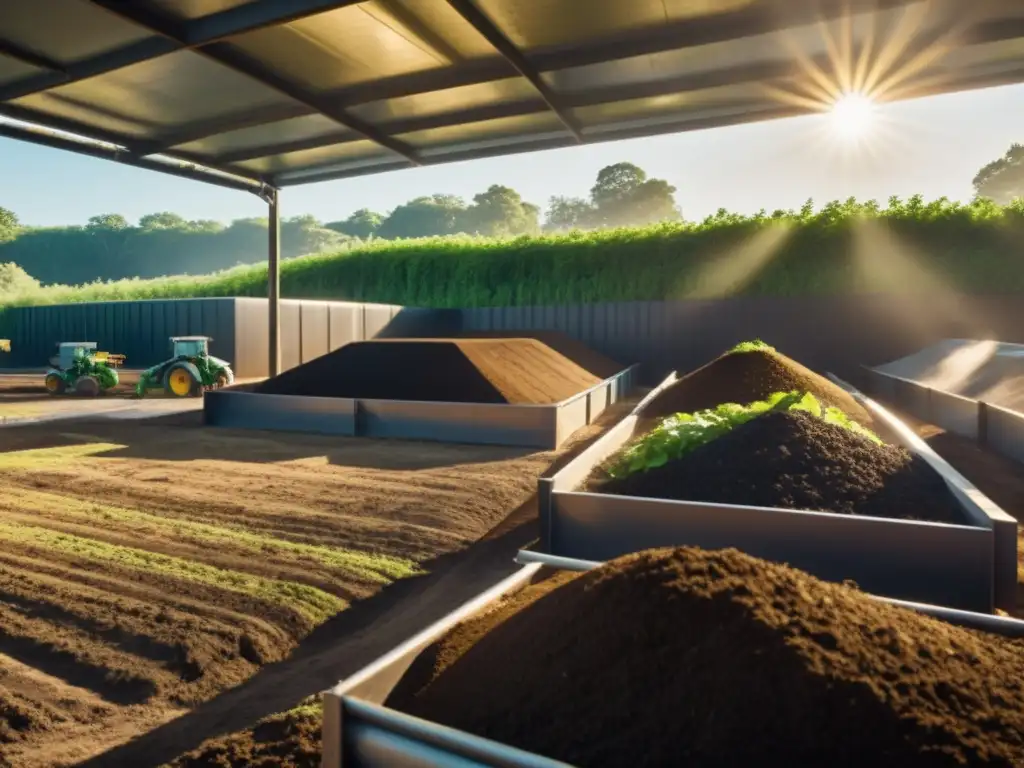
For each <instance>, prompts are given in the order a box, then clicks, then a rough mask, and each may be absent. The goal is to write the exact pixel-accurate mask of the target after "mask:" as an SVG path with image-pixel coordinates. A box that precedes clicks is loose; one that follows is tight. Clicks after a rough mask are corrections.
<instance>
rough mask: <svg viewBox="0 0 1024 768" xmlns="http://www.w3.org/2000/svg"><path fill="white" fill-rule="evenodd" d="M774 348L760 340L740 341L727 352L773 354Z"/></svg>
mask: <svg viewBox="0 0 1024 768" xmlns="http://www.w3.org/2000/svg"><path fill="white" fill-rule="evenodd" d="M774 351H775V347H773V346H770V345H768V344H765V343H764V342H763V341H761V340H760V339H754V340H753V341H741V342H740V343H739V344H737V345H736V346H735V347H733V348H732V349H730V350H729V352H739V353H743V352H774Z"/></svg>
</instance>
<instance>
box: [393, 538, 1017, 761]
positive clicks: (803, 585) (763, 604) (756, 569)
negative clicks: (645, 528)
mask: <svg viewBox="0 0 1024 768" xmlns="http://www.w3.org/2000/svg"><path fill="white" fill-rule="evenodd" d="M609 616H613V617H614V620H613V621H609V620H608V618H609ZM418 661H419V664H418V666H419V669H418V670H416V669H415V667H414V669H413V670H411V672H410V674H409V675H408V676H407V679H406V680H403V681H402V683H400V684H399V686H398V688H397V689H396V690H395V691H394V692H393V693H392V695H391V696H390V697H389V699H388V701H387V704H388V706H392V707H395V708H397V709H400V710H402V711H405V712H408V713H410V714H412V715H415V716H417V717H421V718H426V719H429V720H433V721H435V722H439V723H441V724H444V725H448V726H451V727H455V728H459V729H462V730H466V731H469V732H470V733H475V734H478V735H481V736H485V737H488V738H491V739H495V740H498V741H501V742H504V743H508V744H511V745H513V746H517V747H520V748H523V749H527V750H530V751H533V752H537V753H539V754H541V755H544V756H546V757H549V758H555V759H557V760H563V761H566V762H568V763H570V764H572V765H577V766H580V768H598V767H601V768H605V767H607V768H612V767H613V766H622V765H631V766H651V768H654V767H655V766H666V765H687V764H690V765H701V766H721V767H722V768H725V767H726V766H729V767H730V768H731V767H732V766H739V765H769V764H772V765H787V764H788V765H804V764H808V761H809V762H810V763H812V764H828V765H843V766H856V765H885V766H897V765H899V766H904V767H907V768H910V767H912V766H954V765H980V764H982V763H984V764H985V765H992V766H996V765H998V766H1007V767H1009V766H1013V765H1020V757H1021V755H1022V754H1024V688H1022V686H1021V685H1020V678H1021V676H1022V675H1024V646H1022V645H1021V643H1020V642H1019V641H1016V640H1008V639H1006V638H1002V637H999V636H995V635H990V634H986V633H981V632H975V631H971V630H966V629H961V628H958V627H954V626H952V625H949V624H945V623H943V622H941V621H938V620H935V619H932V618H930V617H927V616H924V615H921V614H918V613H915V612H913V611H909V610H905V609H902V608H896V607H894V606H892V605H889V604H886V603H882V602H879V601H877V600H873V599H871V598H870V597H868V596H866V595H864V594H863V593H861V592H859V591H857V590H856V589H854V588H851V587H848V586H843V585H838V584H831V583H827V582H823V581H821V580H819V579H816V578H814V577H812V576H809V575H808V574H806V573H803V572H801V571H797V570H795V569H792V568H789V567H787V566H785V565H781V564H778V563H770V562H766V561H764V560H759V559H756V558H753V557H750V556H748V555H745V554H742V553H740V552H738V551H736V550H723V551H716V552H707V551H702V550H699V549H695V548H680V549H674V550H672V549H666V550H652V551H649V552H645V553H638V554H635V555H629V556H626V557H623V558H620V559H618V560H614V561H611V562H609V563H607V564H606V565H605V566H603V567H601V568H599V569H596V570H594V571H591V572H589V573H584V574H569V575H561V576H559V577H557V578H555V579H551V580H549V581H547V582H542V583H540V584H538V585H535V586H533V587H530V588H528V589H527V590H525V591H524V592H523V593H521V594H519V595H517V596H515V597H513V598H511V599H510V600H509V601H508V602H506V604H505V605H504V606H503V607H502V608H500V609H499V610H497V611H493V612H490V613H487V614H485V615H483V616H482V617H479V618H477V619H474V620H471V621H469V622H466V623H465V624H463V625H462V626H460V627H457V628H456V629H455V630H453V631H452V632H451V633H450V634H449V635H448V636H447V637H446V638H444V639H442V640H441V641H440V642H439V643H436V644H435V645H434V646H433V647H432V648H429V649H428V650H427V651H426V652H425V653H424V654H423V655H422V656H421V657H420V659H419V660H418ZM609 692H614V695H611V696H610V695H609Z"/></svg>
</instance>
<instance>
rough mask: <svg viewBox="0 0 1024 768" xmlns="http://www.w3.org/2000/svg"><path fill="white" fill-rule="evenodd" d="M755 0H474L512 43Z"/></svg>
mask: <svg viewBox="0 0 1024 768" xmlns="http://www.w3.org/2000/svg"><path fill="white" fill-rule="evenodd" d="M755 2H757V0H675V2H673V3H672V6H673V8H672V9H671V10H668V9H667V7H666V2H665V0H629V1H628V2H621V0H586V2H585V3H581V2H578V0H478V2H477V5H478V6H479V7H480V9H481V10H482V11H483V12H484V13H486V14H487V16H488V17H490V19H491V20H492V21H493V22H494V23H495V24H496V25H497V27H498V28H499V29H500V30H501V31H502V32H503V33H504V34H505V36H506V37H507V38H509V39H510V40H511V41H512V42H513V43H514V44H515V45H516V46H517V47H519V48H520V49H522V50H524V51H529V50H531V49H534V48H548V47H556V46H557V47H559V48H562V47H565V48H570V47H572V46H575V45H580V44H582V43H585V42H588V41H592V40H596V39H600V38H612V37H615V36H616V35H621V34H623V33H624V32H632V31H636V30H641V29H644V28H648V27H657V26H662V25H664V24H665V22H666V21H668V20H669V19H672V20H678V19H680V18H695V17H698V16H704V15H711V14H714V13H722V12H725V11H731V10H736V9H737V8H742V7H744V6H748V5H752V4H754V3H755Z"/></svg>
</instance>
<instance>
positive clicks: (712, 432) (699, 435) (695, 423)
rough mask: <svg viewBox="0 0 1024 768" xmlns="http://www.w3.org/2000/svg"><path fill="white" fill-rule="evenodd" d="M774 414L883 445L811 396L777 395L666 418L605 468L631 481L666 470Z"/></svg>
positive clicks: (857, 425) (839, 413) (867, 432)
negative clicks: (802, 417) (815, 421)
mask: <svg viewBox="0 0 1024 768" xmlns="http://www.w3.org/2000/svg"><path fill="white" fill-rule="evenodd" d="M772 411H804V412H806V413H810V414H811V415H812V416H815V417H816V418H819V419H822V420H824V421H826V422H828V423H829V424H835V425H836V426H839V427H842V428H843V429H848V430H850V431H851V432H855V433H856V434H858V435H861V436H862V437H864V438H866V439H868V440H871V441H872V442H874V443H877V444H879V445H881V443H882V441H881V439H880V438H879V437H878V436H877V435H875V434H874V433H873V432H871V430H869V429H867V428H866V427H863V426H861V425H860V424H858V423H857V422H855V421H853V420H852V419H851V418H850V417H849V416H847V415H846V414H845V413H843V412H842V411H841V410H839V409H838V408H834V407H828V408H822V406H821V403H820V402H819V401H818V399H817V398H816V397H814V395H812V394H811V393H810V392H806V393H805V392H797V391H793V392H776V393H774V394H772V395H770V396H769V397H768V398H767V399H766V400H759V401H757V402H754V403H749V404H747V405H740V404H738V403H723V404H721V405H719V406H717V407H715V408H709V409H707V410H703V411H697V412H696V413H677V414H674V415H672V416H669V417H668V418H665V419H663V420H662V421H661V423H660V424H659V425H658V426H657V427H655V428H654V429H652V430H651V431H650V432H648V433H647V434H645V435H643V436H641V437H640V438H639V439H638V440H636V441H634V442H633V443H631V444H630V445H629V446H627V447H626V448H625V449H624V450H623V451H622V452H621V453H620V454H619V455H618V456H617V457H612V459H611V460H610V461H609V462H608V464H607V465H606V467H605V471H606V472H607V474H608V476H609V477H612V478H620V477H628V476H629V475H632V474H635V473H637V472H646V471H648V470H650V469H654V468H656V467H663V466H665V464H667V463H668V462H670V461H675V460H676V459H681V458H683V457H684V456H686V455H687V454H689V453H690V452H692V451H693V450H694V449H696V448H699V447H700V446H702V445H706V444H707V443H710V442H711V441H712V440H715V439H716V438H719V437H721V436H722V435H724V434H726V433H727V432H730V431H732V430H733V429H735V428H736V427H738V426H740V425H742V424H746V423H747V422H748V421H751V420H752V419H756V418H757V417H758V416H762V415H764V414H766V413H769V412H772Z"/></svg>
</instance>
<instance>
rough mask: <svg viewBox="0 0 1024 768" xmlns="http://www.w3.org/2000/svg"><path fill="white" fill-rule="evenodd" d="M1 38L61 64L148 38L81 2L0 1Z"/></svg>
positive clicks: (126, 23)
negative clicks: (0, 10) (0, 9)
mask: <svg viewBox="0 0 1024 768" xmlns="http://www.w3.org/2000/svg"><path fill="white" fill-rule="evenodd" d="M0 8H2V12H0V38H2V39H4V40H9V41H10V42H12V43H16V44H17V45H21V46H23V47H25V48H28V49H30V50H32V51H35V52H36V53H41V54H43V55H44V56H48V57H49V58H51V59H55V60H57V61H59V62H61V63H63V64H70V63H72V62H76V61H81V60H82V59H86V58H90V57H92V56H97V55H99V54H101V53H106V52H108V51H111V50H113V49H115V48H119V47H121V46H123V45H127V44H129V43H136V42H138V41H140V40H145V39H146V38H147V37H151V35H150V34H149V33H148V32H146V31H145V30H142V29H139V27H137V26H135V25H134V24H130V23H128V22H127V21H122V20H121V19H119V18H117V17H116V16H114V15H113V14H110V13H107V12H106V11H104V10H103V9H101V8H97V7H96V6H94V5H90V4H89V3H87V2H83V1H82V0H0Z"/></svg>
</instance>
